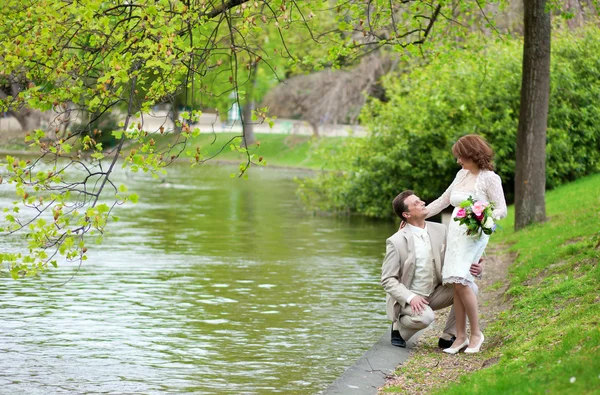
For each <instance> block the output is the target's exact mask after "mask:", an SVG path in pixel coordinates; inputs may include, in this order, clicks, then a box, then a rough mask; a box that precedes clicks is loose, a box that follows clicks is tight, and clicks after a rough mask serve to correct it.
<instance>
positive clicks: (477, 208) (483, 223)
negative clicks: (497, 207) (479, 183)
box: [454, 196, 496, 237]
mask: <svg viewBox="0 0 600 395" xmlns="http://www.w3.org/2000/svg"><path fill="white" fill-rule="evenodd" d="M459 207H460V208H459V209H458V211H457V212H456V217H454V220H455V221H457V222H458V223H459V224H461V225H465V226H466V227H467V235H475V234H476V235H479V237H481V234H482V232H483V233H485V234H486V235H491V234H492V233H494V231H495V230H496V224H495V223H494V219H493V218H492V210H493V209H494V205H493V204H492V203H488V202H482V201H479V200H475V199H473V197H472V196H469V198H468V199H467V200H465V201H464V202H462V203H461V204H460V206H459Z"/></svg>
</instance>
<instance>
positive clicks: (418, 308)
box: [381, 191, 481, 348]
mask: <svg viewBox="0 0 600 395" xmlns="http://www.w3.org/2000/svg"><path fill="white" fill-rule="evenodd" d="M392 206H393V208H394V212H395V213H396V215H397V216H398V217H400V219H401V220H402V224H401V226H400V229H399V230H398V232H396V233H395V234H394V235H392V236H391V237H390V238H388V239H387V241H386V253H385V258H384V260H383V266H382V269H381V285H382V286H383V288H384V289H385V292H386V293H387V298H386V299H387V300H386V302H387V315H388V318H390V319H391V320H392V344H393V345H394V346H398V347H406V341H408V340H409V339H410V338H411V337H412V336H413V335H414V334H415V333H417V332H418V331H420V330H421V329H424V328H427V327H428V326H429V325H430V324H431V323H432V322H433V320H434V318H435V315H434V313H433V311H434V310H440V309H443V308H445V307H448V306H451V305H452V304H453V299H454V290H453V288H452V285H451V284H448V285H442V265H443V259H444V253H445V248H446V245H445V242H446V227H445V226H444V225H442V224H438V223H435V222H428V221H425V217H426V216H427V213H428V211H427V209H426V208H425V202H423V201H422V200H421V199H419V197H418V196H417V195H415V194H414V192H413V191H404V192H402V193H400V194H399V195H398V196H396V198H395V199H394V201H393V203H392ZM471 274H473V275H474V276H479V275H480V274H481V264H480V262H479V263H475V264H473V265H472V266H471ZM455 336H456V318H455V317H454V307H453V308H452V309H451V310H450V315H449V316H448V320H447V321H446V327H445V328H444V332H443V334H442V336H441V337H440V339H439V341H438V346H439V347H441V348H448V347H450V346H452V343H453V342H454V339H455Z"/></svg>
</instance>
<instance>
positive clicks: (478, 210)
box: [473, 202, 486, 219]
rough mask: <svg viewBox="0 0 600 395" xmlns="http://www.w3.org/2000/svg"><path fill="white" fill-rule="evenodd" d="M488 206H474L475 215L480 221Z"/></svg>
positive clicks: (478, 204)
mask: <svg viewBox="0 0 600 395" xmlns="http://www.w3.org/2000/svg"><path fill="white" fill-rule="evenodd" d="M485 207H486V204H485V203H484V202H475V204H474V205H473V214H475V216H476V217H477V218H478V219H479V217H480V216H481V215H482V214H483V210H484V209H485Z"/></svg>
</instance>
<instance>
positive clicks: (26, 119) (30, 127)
mask: <svg viewBox="0 0 600 395" xmlns="http://www.w3.org/2000/svg"><path fill="white" fill-rule="evenodd" d="M8 114H9V115H12V116H13V117H15V118H16V120H17V121H19V125H21V129H22V130H23V131H24V132H32V131H34V130H36V129H39V128H40V127H41V125H42V112H41V111H39V110H32V109H30V108H27V107H23V108H21V109H20V110H19V111H9V112H8Z"/></svg>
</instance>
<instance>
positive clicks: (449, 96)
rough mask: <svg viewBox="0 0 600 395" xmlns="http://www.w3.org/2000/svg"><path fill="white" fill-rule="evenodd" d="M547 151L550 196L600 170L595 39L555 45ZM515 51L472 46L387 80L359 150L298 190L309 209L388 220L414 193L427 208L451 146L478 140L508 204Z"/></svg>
mask: <svg viewBox="0 0 600 395" xmlns="http://www.w3.org/2000/svg"><path fill="white" fill-rule="evenodd" d="M553 45H554V49H553V60H552V74H551V75H552V81H551V99H550V112H549V121H548V122H549V127H548V143H547V163H548V166H547V167H548V169H547V186H548V188H554V187H556V186H558V185H560V184H563V183H565V182H568V181H571V180H574V179H576V178H578V177H581V176H583V175H586V174H590V173H593V172H597V171H599V170H600V126H598V125H600V108H599V107H598V106H597V97H599V95H600V85H598V84H597V83H595V82H593V81H598V80H599V79H600V61H599V60H598V58H597V57H596V56H594V55H593V54H594V53H596V52H597V51H600V30H598V29H597V28H595V27H589V28H586V29H584V30H581V31H578V32H567V31H560V32H559V33H557V34H556V35H555V38H554V44H553ZM521 47H522V45H521V41H520V40H517V39H504V40H503V41H502V40H498V41H495V42H490V41H486V40H484V39H483V38H481V37H470V38H469V40H468V41H466V42H465V43H463V45H462V48H461V49H458V50H448V51H447V52H445V53H440V54H439V55H438V56H437V57H435V58H430V59H427V60H428V63H426V64H423V62H418V63H417V64H416V65H413V67H412V68H410V70H408V71H407V72H405V73H403V74H399V75H391V76H388V77H386V78H385V79H384V82H383V84H384V87H385V89H386V95H387V96H388V97H389V101H387V102H382V101H379V100H371V101H370V103H369V104H368V105H367V106H366V108H365V110H364V112H363V122H364V123H365V125H366V126H368V127H369V129H370V132H371V134H370V136H369V137H368V138H367V139H366V140H365V141H352V142H348V144H347V147H346V150H344V151H342V153H341V154H339V155H338V156H337V158H336V160H335V163H336V165H337V169H338V170H339V172H337V173H326V174H322V175H320V176H319V177H318V178H317V179H314V180H307V181H305V182H303V183H302V185H301V188H302V191H301V196H302V197H303V198H304V199H305V200H306V201H307V202H308V204H309V205H312V206H313V207H317V208H319V209H323V210H329V211H350V212H358V213H361V214H365V215H369V216H375V217H386V216H390V215H391V211H392V210H391V204H390V202H391V201H392V199H393V198H394V197H395V196H396V195H397V194H398V193H399V192H400V191H402V190H404V189H413V190H415V191H417V192H418V193H419V195H420V196H421V197H422V198H424V199H426V200H431V199H434V198H436V197H438V196H439V195H440V194H441V193H442V192H443V191H444V190H445V189H446V188H447V186H448V185H449V184H450V182H451V181H452V179H453V178H454V176H455V173H456V171H457V170H458V168H457V166H456V165H455V163H454V162H455V159H454V158H453V157H452V153H451V147H452V144H453V143H454V142H455V141H456V140H457V139H458V138H459V137H461V136H463V135H465V134H469V133H478V134H480V135H482V136H484V137H485V138H486V139H487V140H488V141H489V142H490V144H491V145H492V147H493V148H494V149H495V151H496V160H495V162H496V167H497V172H498V174H499V175H500V176H501V178H502V181H503V185H504V190H505V192H506V195H507V198H508V199H509V200H510V199H511V198H512V196H513V193H514V174H515V141H516V131H517V123H518V112H519V91H520V88H519V87H520V67H521Z"/></svg>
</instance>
